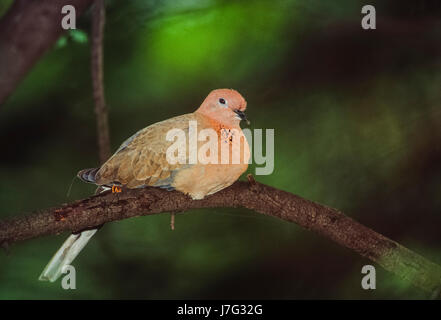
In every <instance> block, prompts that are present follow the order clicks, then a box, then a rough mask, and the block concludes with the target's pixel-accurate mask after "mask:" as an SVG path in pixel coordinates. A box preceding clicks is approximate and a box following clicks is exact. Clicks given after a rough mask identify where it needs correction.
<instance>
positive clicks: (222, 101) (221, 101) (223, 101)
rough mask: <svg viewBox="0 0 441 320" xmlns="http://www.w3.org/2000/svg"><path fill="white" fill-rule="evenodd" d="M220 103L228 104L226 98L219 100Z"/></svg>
mask: <svg viewBox="0 0 441 320" xmlns="http://www.w3.org/2000/svg"><path fill="white" fill-rule="evenodd" d="M219 103H220V104H225V103H227V102H226V101H225V99H224V98H220V99H219Z"/></svg>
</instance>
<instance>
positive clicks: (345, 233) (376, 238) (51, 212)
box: [0, 178, 441, 295]
mask: <svg viewBox="0 0 441 320" xmlns="http://www.w3.org/2000/svg"><path fill="white" fill-rule="evenodd" d="M249 181H250V182H248V183H247V182H236V183H234V184H233V185H232V186H230V187H229V188H226V189H224V190H222V191H220V192H218V193H216V194H214V195H211V196H208V197H206V198H205V199H203V200H191V199H190V198H189V197H187V196H186V195H184V194H182V193H180V192H177V191H172V192H167V191H165V190H162V189H159V188H146V189H137V190H123V192H121V193H110V192H107V193H103V194H101V195H97V196H93V197H90V198H87V199H84V200H80V201H76V202H73V203H70V204H65V205H63V206H61V207H59V208H52V209H47V210H42V211H38V212H35V213H33V214H31V215H26V216H21V217H17V218H15V219H11V220H7V221H0V243H3V244H10V243H13V242H16V241H21V240H26V239H31V238H35V237H39V236H43V235H50V234H59V233H61V232H64V231H70V232H75V231H79V230H83V229H86V228H90V227H93V226H98V225H101V224H103V223H106V222H110V221H115V220H121V219H125V218H130V217H134V216H142V215H150V214H156V213H161V212H168V213H170V212H174V213H177V212H184V211H187V210H191V209H196V208H220V207H244V208H248V209H250V210H253V211H256V212H259V213H262V214H265V215H268V216H272V217H277V218H280V219H283V220H286V221H289V222H294V223H296V224H298V225H300V226H302V227H304V228H306V229H308V230H312V231H315V232H317V233H319V234H321V235H322V236H324V237H327V238H330V239H332V240H334V241H335V242H337V243H338V244H340V245H342V246H344V247H347V248H349V249H352V250H354V251H355V252H357V253H358V254H360V255H361V256H363V257H366V258H369V259H371V260H372V261H374V262H376V263H378V264H379V265H381V266H382V267H383V268H385V269H386V270H388V271H390V272H392V273H394V274H396V275H397V276H399V277H401V278H403V279H405V280H407V281H409V282H411V283H412V284H413V285H415V286H416V287H418V288H421V289H423V290H425V291H427V292H429V293H431V294H432V295H434V294H439V293H437V292H439V291H438V290H439V288H440V287H441V267H440V266H438V265H437V264H435V263H432V262H430V261H428V260H427V259H425V258H424V257H422V256H420V255H418V254H416V253H414V252H412V251H411V250H409V249H407V248H405V247H403V246H402V245H400V244H398V243H397V242H395V241H393V240H391V239H388V238H387V237H385V236H383V235H381V234H379V233H377V232H375V231H373V230H371V229H369V228H367V227H365V226H363V225H361V224H360V223H358V222H356V221H354V220H353V219H351V218H349V217H347V216H345V215H344V214H343V213H341V212H340V211H338V210H336V209H332V208H329V207H326V206H323V205H320V204H317V203H314V202H311V201H309V200H306V199H303V198H301V197H299V196H296V195H294V194H291V193H289V192H286V191H282V190H278V189H275V188H273V187H270V186H267V185H264V184H260V183H257V182H255V181H254V179H252V178H250V180H249Z"/></svg>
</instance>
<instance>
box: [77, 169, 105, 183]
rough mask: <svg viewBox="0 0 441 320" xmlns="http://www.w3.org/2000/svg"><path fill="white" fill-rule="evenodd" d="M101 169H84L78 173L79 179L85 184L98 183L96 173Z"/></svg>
mask: <svg viewBox="0 0 441 320" xmlns="http://www.w3.org/2000/svg"><path fill="white" fill-rule="evenodd" d="M99 169H100V168H90V169H84V170H81V171H80V172H78V173H77V177H78V178H80V179H81V180H82V181H84V182H88V183H96V179H95V177H96V173H97V172H98V170H99Z"/></svg>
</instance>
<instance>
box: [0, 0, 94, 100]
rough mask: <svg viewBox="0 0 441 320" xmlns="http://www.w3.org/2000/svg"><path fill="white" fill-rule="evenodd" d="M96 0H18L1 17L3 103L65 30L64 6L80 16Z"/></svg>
mask: <svg viewBox="0 0 441 320" xmlns="http://www.w3.org/2000/svg"><path fill="white" fill-rule="evenodd" d="M91 2H92V0H15V1H14V3H13V4H12V6H11V8H10V9H9V11H8V12H7V13H6V15H5V16H4V17H3V18H2V20H1V21H0V105H1V104H2V103H3V102H4V101H5V100H6V98H7V97H8V96H9V95H10V94H11V93H12V92H13V91H14V89H15V88H16V87H17V85H18V84H19V83H20V81H21V80H22V79H23V78H24V76H25V75H26V74H27V72H28V71H29V70H30V69H31V68H32V66H33V65H34V64H35V62H36V61H37V60H38V59H39V58H40V57H41V56H42V55H43V53H44V52H45V51H46V50H47V49H48V48H50V47H51V46H52V44H53V43H54V42H55V41H56V40H57V38H58V37H59V36H60V34H61V33H62V32H63V31H64V30H63V29H62V27H61V19H62V17H63V15H62V14H61V8H62V7H63V6H64V5H72V6H74V7H75V9H76V14H77V16H79V15H80V14H81V13H82V12H83V11H84V10H85V9H86V8H87V7H88V6H89V5H90V3H91Z"/></svg>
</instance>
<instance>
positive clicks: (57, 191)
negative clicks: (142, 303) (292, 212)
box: [0, 0, 441, 299]
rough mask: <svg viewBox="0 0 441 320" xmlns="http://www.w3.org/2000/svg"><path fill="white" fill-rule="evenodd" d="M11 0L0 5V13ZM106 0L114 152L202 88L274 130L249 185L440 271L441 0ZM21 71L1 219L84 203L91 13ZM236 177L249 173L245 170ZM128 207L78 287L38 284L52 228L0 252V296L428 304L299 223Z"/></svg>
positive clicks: (91, 148)
mask: <svg viewBox="0 0 441 320" xmlns="http://www.w3.org/2000/svg"><path fill="white" fill-rule="evenodd" d="M11 2H12V1H10V0H9V1H6V0H2V1H1V2H0V15H3V14H4V12H5V11H6V10H7V8H8V5H9V4H10V3H11ZM364 4H367V3H366V2H365V1H357V0H341V1H337V2H332V1H325V0H321V1H319V0H308V1H306V0H293V1H286V0H275V1H263V0H252V1H251V0H250V1H237V0H236V1H233V0H229V1H227V0H224V1H222V0H198V1H196V0H193V1H188V0H187V1H184V0H181V1H171V0H168V1H147V0H131V1H116V0H113V1H107V24H106V29H105V41H104V42H105V43H104V50H105V59H104V63H105V89H106V98H107V102H108V105H109V116H110V126H111V140H112V149H113V150H115V149H116V148H117V147H118V146H119V144H120V143H121V142H122V141H123V140H125V139H126V138H127V137H129V136H130V135H132V134H133V133H134V132H136V131H137V130H139V129H141V128H143V127H145V126H147V125H149V124H152V123H154V122H157V121H160V120H163V119H166V118H169V117H172V116H175V115H179V114H183V113H188V112H192V111H193V110H195V109H196V108H197V107H198V106H199V104H200V103H201V102H202V100H203V99H204V98H205V96H206V95H207V93H208V92H209V91H211V90H212V89H215V88H223V87H227V88H235V89H236V90H238V91H239V92H241V93H242V95H243V96H244V97H245V98H246V99H247V101H248V110H247V114H248V117H249V118H250V119H251V128H274V129H275V170H274V172H273V173H272V174H271V175H269V176H258V177H257V179H258V180H259V181H260V182H263V183H267V184H269V185H272V186H275V187H277V188H280V189H284V190H287V191H289V192H293V193H295V194H298V195H300V196H302V197H305V198H307V199H310V200H313V201H317V202H320V203H323V204H325V205H328V206H331V207H335V208H338V209H340V210H342V211H343V212H345V213H346V214H347V215H349V216H351V217H353V218H354V219H356V220H358V221H360V222H361V223H363V224H365V225H367V226H369V227H371V228H373V229H374V230H376V231H378V232H380V233H382V234H384V235H386V236H388V237H390V238H392V239H394V240H396V241H398V242H400V243H401V244H403V245H405V246H407V247H409V248H410V249H412V250H415V251H416V252H418V253H420V254H422V255H424V256H425V257H427V258H428V259H430V260H432V261H434V262H436V263H438V264H441V232H440V225H441V214H440V209H441V197H440V196H441V182H440V181H441V180H440V179H441V147H440V141H441V108H440V107H441V105H440V102H441V90H440V85H441V61H440V54H441V42H440V38H441V37H440V36H441V28H440V26H441V24H440V22H441V20H440V17H441V3H440V2H439V1H435V0H434V1H423V0H420V1H398V0H389V1H379V0H378V1H369V4H372V5H374V6H375V7H376V9H377V29H376V30H370V31H366V30H362V28H361V27H360V21H361V17H362V14H361V7H362V6H363V5H364ZM77 27H78V30H76V31H74V32H70V33H68V34H66V35H64V36H63V37H62V38H60V39H59V41H58V42H57V44H56V45H55V46H54V47H53V48H52V49H51V50H50V51H49V52H48V53H47V54H46V55H45V56H44V57H43V59H41V60H40V61H39V62H38V64H37V65H36V66H35V67H34V68H33V69H32V71H31V72H30V74H28V76H27V77H26V79H25V80H24V81H23V82H22V83H21V85H20V86H19V88H18V89H17V90H16V91H15V92H14V94H13V95H12V96H11V97H10V99H9V100H8V101H7V103H6V104H4V105H3V106H2V107H1V110H0V112H1V117H0V137H1V140H0V150H2V152H1V157H0V177H1V179H0V203H1V210H0V218H7V217H12V216H17V215H20V214H24V213H25V212H31V211H33V210H35V209H41V208H47V207H50V206H57V205H59V204H61V203H64V202H69V201H72V200H75V199H81V198H84V197H88V196H90V195H91V194H92V193H93V191H94V187H93V186H91V185H86V184H83V183H81V182H78V181H76V182H75V183H74V185H73V187H72V192H71V195H70V197H67V196H66V193H67V190H68V187H69V184H70V182H71V180H72V177H73V176H74V175H75V174H76V172H77V171H78V170H80V169H83V168H88V167H94V166H97V165H98V152H97V147H96V136H95V118H94V113H93V99H92V90H91V80H90V67H89V66H90V60H89V59H90V57H89V49H90V48H89V45H90V44H89V37H90V35H89V30H90V10H89V11H88V12H87V13H86V14H85V15H83V16H82V17H81V19H80V20H79V21H78V23H77ZM249 172H254V168H253V166H251V167H250V169H249ZM169 221H170V216H169V215H168V214H160V215H156V216H149V217H141V218H133V219H128V220H124V221H119V222H115V223H109V224H106V225H105V226H104V228H102V229H101V230H100V231H99V233H98V234H97V235H96V236H95V237H94V239H93V240H92V241H91V242H90V243H89V245H88V246H87V247H86V248H85V250H84V251H83V252H82V253H81V254H80V256H79V257H78V258H77V259H76V260H75V262H74V266H75V267H76V270H77V289H76V290H63V289H62V288H61V285H60V283H55V284H50V283H42V282H39V281H37V278H38V276H39V274H40V272H41V271H42V269H43V268H44V266H45V265H46V263H47V262H48V260H49V259H50V257H51V256H52V255H53V253H54V252H55V251H56V250H57V249H58V247H59V246H60V245H61V243H62V242H63V241H64V239H65V237H67V234H62V235H59V236H50V237H44V238H38V239H34V240H30V241H27V242H23V243H19V244H16V245H14V246H13V247H12V248H11V253H10V254H9V255H6V254H5V253H4V252H0V298H1V299H22V298H27V299H41V298H62V299H70V298H73V299H77V298H84V299H89V298H124V299H126V298H142V299H172V298H177V299H181V298H182V299H183V298H190V299H193V298H227V299H228V298H249V299H252V298H264V299H292V298H296V299H306V298H325V299H329V298H337V299H349V298H356V299H392V298H398V299H403V298H412V299H414V298H415V299H425V298H427V297H428V296H427V294H425V293H424V292H421V291H420V290H418V289H415V288H413V287H412V286H410V285H409V284H408V283H405V282H403V281H401V280H400V279H398V278H397V277H395V276H394V275H392V274H390V273H388V272H386V271H384V270H383V269H381V267H377V289H376V290H371V291H364V290H362V289H361V286H360V282H361V278H362V274H361V268H362V266H363V265H365V264H370V263H371V262H370V261H369V260H367V259H364V258H361V257H360V256H358V255H357V254H355V253H353V252H351V251H350V250H348V249H345V248H342V247H340V246H338V245H336V244H334V243H333V242H331V241H330V240H328V239H324V238H322V237H320V236H318V235H316V234H314V233H311V232H309V231H305V230H303V229H301V228H300V227H298V226H297V225H294V224H291V223H287V222H284V221H279V220H277V219H274V218H270V217H264V216H262V215H260V214H257V213H254V212H251V211H248V210H244V209H212V210H194V211H189V212H186V213H184V214H179V215H178V216H177V217H176V230H175V231H171V230H170V228H169Z"/></svg>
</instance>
